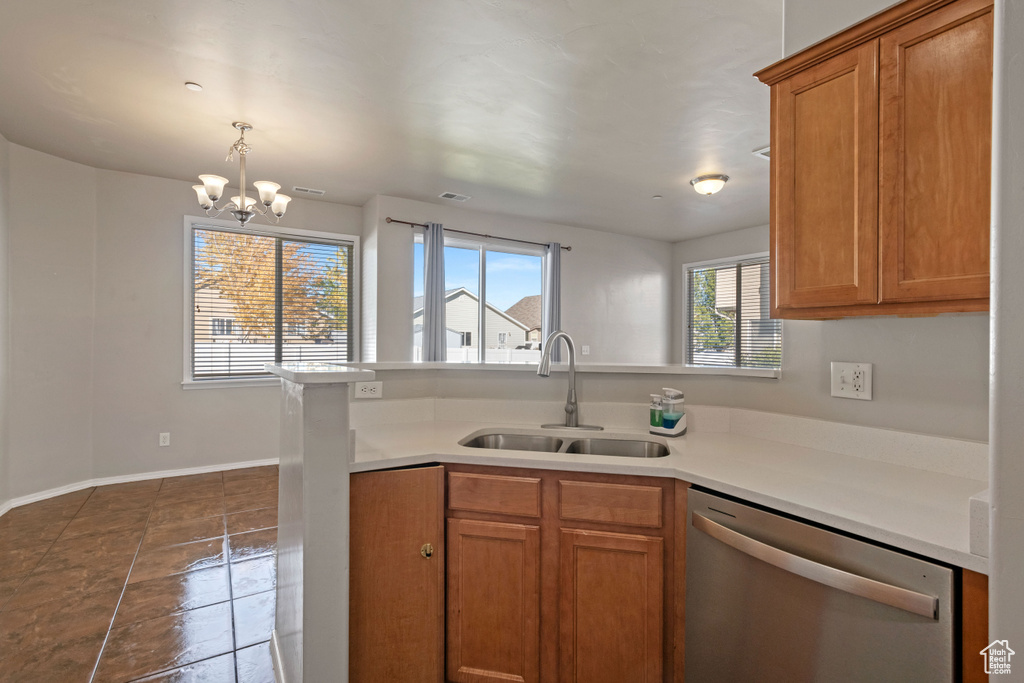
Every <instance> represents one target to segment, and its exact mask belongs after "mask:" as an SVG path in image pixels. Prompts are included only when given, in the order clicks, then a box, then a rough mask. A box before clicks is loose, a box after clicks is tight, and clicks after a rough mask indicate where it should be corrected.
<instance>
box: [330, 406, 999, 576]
mask: <svg viewBox="0 0 1024 683" xmlns="http://www.w3.org/2000/svg"><path fill="white" fill-rule="evenodd" d="M427 425H430V426H429V427H427ZM423 426H424V432H430V434H429V436H428V435H427V434H423V435H422V437H423V438H424V440H429V441H432V442H435V443H434V444H433V446H434V447H433V448H429V449H423V450H419V449H416V450H415V451H412V452H410V449H397V450H404V451H405V453H400V454H397V457H390V456H383V455H382V454H381V450H380V449H366V448H358V447H357V457H356V459H355V461H354V462H352V463H351V464H350V471H351V472H352V473H357V472H367V471H375V470H384V469H395V468H401V467H409V466H415V465H422V464H427V463H432V462H436V463H440V464H466V465H482V466H492V467H519V468H528V469H543V470H561V471H566V472H601V473H608V474H623V475H628V476H650V477H668V478H672V479H677V480H680V481H684V482H687V483H689V484H693V485H696V486H700V487H703V488H707V489H709V490H712V491H717V492H720V493H724V494H726V495H730V496H734V497H736V498H739V499H742V500H746V501H749V502H751V503H754V504H756V505H762V506H764V507H767V508H771V509H773V510H777V511H779V512H782V513H785V514H789V515H793V516H795V517H799V518H802V519H806V520H808V521H810V522H813V523H816V524H821V525H824V526H828V527H832V528H834V529H837V530H840V531H842V532H844V533H848V534H852V535H855V536H859V537H862V538H864V539H867V540H869V541H872V542H875V543H880V544H883V545H888V546H891V547H895V548H897V549H900V550H903V551H905V552H911V553H914V554H917V555H921V556H924V557H926V558H930V559H933V560H936V561H939V562H944V563H946V564H950V565H954V566H957V567H962V568H964V569H969V570H972V571H976V572H979V573H982V574H987V573H988V558H987V557H982V556H980V555H975V554H972V553H970V552H969V551H967V550H962V549H958V548H956V547H951V546H947V545H942V544H938V543H934V542H932V541H928V540H924V539H922V538H918V537H915V536H913V535H912V534H911V533H907V532H906V531H905V530H900V529H898V528H895V527H898V525H896V524H893V525H889V528H887V527H886V526H879V525H876V524H871V523H868V522H865V521H861V520H857V519H854V518H852V517H850V516H847V515H844V514H842V513H840V512H835V511H829V510H827V509H822V508H820V507H815V506H812V505H808V504H806V503H804V502H797V501H792V500H787V499H785V498H781V497H779V496H777V495H772V494H771V493H768V492H766V491H761V490H758V489H756V488H752V487H750V486H746V485H740V484H737V483H734V482H730V481H728V480H726V479H719V478H715V477H710V476H706V475H702V474H701V473H699V472H697V471H694V470H690V469H687V468H685V467H682V468H681V467H679V466H678V465H675V464H669V463H664V464H655V463H653V462H643V463H636V462H631V461H630V462H623V461H624V460H625V459H623V458H612V459H609V460H608V461H607V462H604V461H600V462H595V461H593V460H590V459H588V460H585V461H584V460H580V461H572V460H555V459H552V458H550V457H549V458H547V459H545V458H544V457H538V456H539V455H541V454H536V453H525V452H520V451H500V452H499V454H495V451H486V452H484V453H480V454H477V453H474V452H473V451H472V450H471V449H468V448H465V447H463V446H459V445H457V444H456V443H453V444H452V446H451V447H450V448H449V447H445V446H441V447H439V446H440V444H438V443H436V441H437V440H438V435H437V434H436V430H435V429H432V428H433V427H434V425H433V424H430V423H425V424H424V425H423ZM470 427H476V428H479V427H481V425H471V424H468V423H467V424H465V425H464V428H465V429H466V433H467V434H468V433H470V431H472V430H470V429H469V428H470ZM456 429H457V430H458V428H456ZM366 431H371V432H372V431H375V430H374V428H370V429H369V430H362V429H361V430H358V432H357V433H363V434H365V432H366ZM745 438H749V437H745ZM443 440H444V441H447V440H448V439H447V438H443ZM753 441H758V440H753ZM771 443H773V444H774V442H771ZM424 445H425V444H424ZM774 445H775V446H779V445H782V446H785V445H784V444H774ZM542 455H543V456H553V457H554V458H557V457H559V456H558V455H557V454H542ZM826 456H827V457H842V458H848V457H851V456H834V454H826ZM872 465H873V463H871V462H870V461H865V466H866V467H871V466H872ZM922 476H924V475H922ZM969 481H971V482H973V481H974V480H969ZM978 483H979V484H982V483H983V482H978ZM963 502H964V511H963V524H964V533H965V537H966V531H967V526H968V524H969V501H968V498H966V497H965V499H964V501H963Z"/></svg>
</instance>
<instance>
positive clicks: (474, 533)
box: [447, 465, 686, 683]
mask: <svg viewBox="0 0 1024 683" xmlns="http://www.w3.org/2000/svg"><path fill="white" fill-rule="evenodd" d="M448 470H449V472H448V509H447V516H448V553H449V554H448V625H447V632H448V635H447V637H448V642H447V653H448V664H447V666H448V674H447V675H448V680H449V681H452V683H463V682H466V683H478V682H479V683H482V682H490V681H540V682H541V683H556V682H558V681H561V682H564V683H570V682H572V683H600V682H601V681H609V682H611V681H615V682H619V681H626V680H628V681H638V682H641V681H643V682H648V683H664V682H668V681H673V680H676V681H679V682H680V683H681V681H682V675H681V674H682V652H681V645H682V623H681V620H682V607H681V605H677V604H676V600H677V598H678V599H680V600H681V599H682V596H683V591H681V590H680V591H677V590H676V583H677V581H678V579H677V577H676V569H677V567H679V568H681V567H682V564H681V561H682V554H683V552H684V544H683V543H682V538H681V535H682V533H684V528H682V527H680V528H678V529H677V526H676V523H677V518H676V515H675V514H674V506H675V499H676V495H677V488H678V489H679V490H680V491H682V492H683V495H685V490H686V485H685V484H682V483H677V482H674V481H672V480H665V479H656V478H647V477H627V476H614V475H602V474H588V473H575V472H574V473H570V472H551V471H540V470H525V469H509V468H488V467H477V466H468V465H450V466H448ZM684 514H685V505H684ZM677 534H678V536H677ZM677 548H678V555H677V553H676V549H677ZM680 578H681V577H680ZM676 634H678V636H677V635H676ZM677 648H679V649H677Z"/></svg>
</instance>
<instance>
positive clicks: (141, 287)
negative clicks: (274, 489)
mask: <svg viewBox="0 0 1024 683" xmlns="http://www.w3.org/2000/svg"><path fill="white" fill-rule="evenodd" d="M10 150H11V151H10V160H11V164H10V166H11V171H10V185H11V188H10V189H11V197H12V201H11V202H10V258H9V263H10V301H11V303H10V320H11V323H10V324H11V330H12V334H11V343H10V352H11V372H10V382H9V391H10V395H11V396H17V397H18V398H17V400H16V401H11V402H10V411H9V412H10V430H9V435H10V436H9V453H8V455H9V457H8V460H7V466H8V471H9V489H8V491H7V492H6V497H7V498H8V499H10V498H17V497H19V496H24V495H29V494H33V493H37V492H39V491H43V490H47V489H50V488H55V487H58V486H62V485H66V484H70V483H74V482H78V481H83V480H88V479H91V478H94V477H107V476H116V475H125V474H137V473H144V472H152V471H159V470H165V469H176V468H183V467H192V466H209V465H218V464H228V463H232V462H240V461H246V460H258V459H264V458H276V457H277V455H278V421H277V417H276V415H277V412H278V400H279V393H280V391H279V389H278V388H277V387H273V386H270V387H255V388H233V389H201V390H189V391H186V390H183V389H182V386H181V380H182V345H183V339H184V337H183V331H184V324H183V315H184V310H183V306H184V289H183V288H184V230H183V217H184V216H185V215H195V214H197V213H199V211H198V207H197V206H196V204H195V196H194V193H193V192H192V190H191V187H190V185H191V184H190V183H186V182H179V181H172V180H166V179H161V178H153V177H149V176H140V175H134V174H128V173H116V172H112V171H102V170H96V169H92V168H88V167H85V166H80V165H78V164H74V163H71V162H68V161H64V160H61V159H58V158H56V157H52V156H49V155H45V154H41V153H39V152H35V151H32V150H29V149H26V148H24V147H20V146H18V145H10ZM0 187H2V185H0ZM0 192H2V189H0ZM361 217H362V211H361V209H360V208H359V207H352V206H344V205H340V204H331V203H327V202H313V201H308V200H301V199H297V200H295V201H293V202H292V203H291V204H290V205H289V210H288V214H287V215H286V217H285V220H284V225H286V226H288V227H293V228H300V229H308V230H321V231H326V232H336V233H342V234H355V235H358V234H359V233H360V232H361ZM0 239H2V238H0ZM0 248H2V245H0ZM159 432H171V446H170V447H169V448H159V447H158V446H157V435H158V433H159ZM5 479H6V478H5Z"/></svg>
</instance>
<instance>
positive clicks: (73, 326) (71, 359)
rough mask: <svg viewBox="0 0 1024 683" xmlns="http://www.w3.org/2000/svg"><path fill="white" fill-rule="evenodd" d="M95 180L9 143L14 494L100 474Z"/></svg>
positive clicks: (84, 169)
mask: <svg viewBox="0 0 1024 683" xmlns="http://www.w3.org/2000/svg"><path fill="white" fill-rule="evenodd" d="M96 174H97V171H96V170H95V169H93V168H89V167H88V166H82V165H80V164H75V163H71V162H68V161H64V160H62V159H58V158H56V157H52V156H49V155H46V154H42V153H40V152H35V151H33V150H30V149H27V148H25V147H21V146H19V145H13V144H12V145H10V192H11V195H10V204H9V208H8V220H9V222H10V242H9V252H8V266H9V271H8V277H9V280H8V286H9V295H10V303H9V306H10V308H9V314H10V319H9V324H10V355H9V359H10V374H9V379H8V382H9V384H8V395H9V396H10V397H11V400H10V406H9V410H8V418H9V420H10V422H9V437H8V448H9V451H8V457H9V461H8V474H9V482H8V486H9V489H8V493H9V496H10V497H12V498H15V497H18V496H21V495H25V494H29V493H35V492H37V491H40V490H44V489H48V488H51V487H53V486H57V485H60V484H64V483H68V482H74V481H80V480H82V479H88V478H90V476H91V474H92V456H93V440H92V436H93V432H92V388H93V387H92V379H93V365H92V348H93V329H94V328H93V303H94V299H93V291H94V286H95V264H94V251H95V245H96Z"/></svg>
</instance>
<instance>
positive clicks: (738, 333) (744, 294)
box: [685, 254, 782, 369]
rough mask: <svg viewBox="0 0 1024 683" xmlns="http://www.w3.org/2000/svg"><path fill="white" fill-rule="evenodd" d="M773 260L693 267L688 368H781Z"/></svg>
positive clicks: (752, 258) (689, 284)
mask: <svg viewBox="0 0 1024 683" xmlns="http://www.w3.org/2000/svg"><path fill="white" fill-rule="evenodd" d="M768 268H769V265H768V256H767V254H764V255H756V256H750V257H741V258H736V259H731V260H724V261H709V262H704V263H692V264H689V265H687V266H685V269H686V292H687V296H686V300H687V316H686V317H687V334H686V364H687V365H702V366H712V367H732V368H769V369H772V368H774V369H778V368H780V367H781V366H782V321H781V320H772V319H771V318H770V317H769V316H770V311H771V304H770V299H769V295H770V294H769V293H770V291H771V290H770V284H769V282H770V278H769V270H768Z"/></svg>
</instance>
